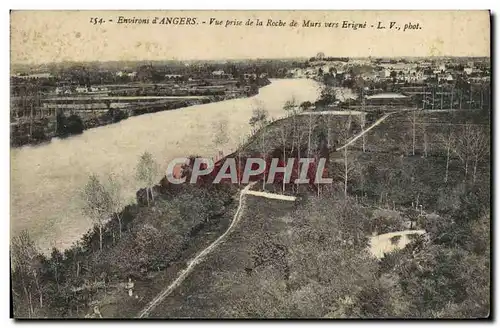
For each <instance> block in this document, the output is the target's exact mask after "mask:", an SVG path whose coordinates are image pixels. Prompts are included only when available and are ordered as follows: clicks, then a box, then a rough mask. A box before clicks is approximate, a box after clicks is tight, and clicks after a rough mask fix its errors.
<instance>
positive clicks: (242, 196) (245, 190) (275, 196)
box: [136, 112, 394, 318]
mask: <svg viewBox="0 0 500 328" xmlns="http://www.w3.org/2000/svg"><path fill="white" fill-rule="evenodd" d="M393 113H394V112H391V113H387V114H385V115H384V116H382V117H381V118H379V119H378V120H377V121H376V122H375V123H373V124H372V125H371V126H370V127H369V128H367V129H366V130H363V131H362V132H361V133H359V134H358V135H356V136H355V137H353V138H352V139H351V140H350V141H348V142H347V143H346V144H345V145H343V146H341V147H339V148H337V151H338V150H341V149H343V148H345V147H347V146H349V145H350V144H352V143H353V142H355V141H356V140H357V139H359V138H360V137H362V136H363V135H364V134H365V133H367V132H368V131H370V130H371V129H373V128H374V127H376V126H377V125H379V124H380V123H382V122H383V121H384V120H385V119H386V118H387V117H389V116H390V115H391V114H393ZM325 114H327V115H328V114H329V115H338V113H336V112H320V113H318V114H315V115H325ZM344 115H345V114H344ZM256 183H257V181H254V182H252V183H250V184H248V185H247V186H246V187H245V188H243V189H242V190H241V192H240V197H239V205H238V209H237V210H236V213H235V214H234V217H233V221H232V222H231V224H230V225H229V227H228V228H227V230H226V232H224V233H223V234H222V235H221V236H220V237H219V238H217V239H216V240H215V241H214V242H213V243H212V244H210V245H209V246H208V247H207V248H205V249H204V250H203V251H201V252H200V253H199V254H198V255H196V256H195V257H194V258H193V259H191V260H189V261H188V266H187V267H186V268H185V269H183V270H182V271H181V272H180V274H179V275H178V276H177V278H176V279H175V280H174V281H173V282H172V283H171V284H170V285H168V286H167V287H166V288H165V289H164V290H163V291H161V292H160V293H159V294H158V295H157V296H155V298H153V299H152V300H151V301H150V302H149V303H148V304H147V305H146V306H145V307H144V308H143V309H142V310H141V311H140V312H139V314H138V315H137V317H136V318H144V317H147V316H148V315H149V314H150V313H151V311H153V310H154V309H155V308H156V307H157V306H158V304H160V303H161V302H162V301H163V300H164V299H165V298H166V297H167V296H168V295H170V294H171V293H172V292H173V291H174V290H175V289H176V288H177V287H178V286H179V285H180V284H182V282H183V281H184V280H185V279H186V277H187V276H188V275H189V274H190V273H191V272H192V271H193V269H194V268H195V267H196V265H197V264H198V263H200V262H202V261H203V260H204V257H205V256H206V255H207V254H208V253H210V252H211V251H213V250H214V249H215V248H216V247H217V246H218V245H219V244H221V243H222V242H223V241H224V239H225V238H226V237H227V236H228V235H229V234H230V233H231V232H232V231H233V230H234V229H235V227H236V225H237V224H238V222H239V221H240V219H241V216H242V214H243V208H244V205H245V195H247V194H248V195H254V196H258V197H265V198H272V199H280V200H286V201H294V200H295V197H294V196H285V195H279V194H273V193H268V192H259V191H251V190H250V188H251V187H252V186H253V185H255V184H256Z"/></svg>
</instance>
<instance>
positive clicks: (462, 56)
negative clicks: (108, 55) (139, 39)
mask: <svg viewBox="0 0 500 328" xmlns="http://www.w3.org/2000/svg"><path fill="white" fill-rule="evenodd" d="M314 57H316V56H290V57H252V58H246V57H233V58H205V59H178V58H170V59H109V60H99V59H96V60H63V61H51V62H41V63H26V62H11V63H10V66H11V67H12V66H14V65H24V66H41V65H56V64H67V63H119V62H169V61H170V62H211V61H256V60H297V59H310V58H314ZM325 57H326V58H332V57H333V58H349V59H369V58H376V59H378V58H387V59H396V58H397V59H402V58H434V59H435V58H491V55H468V56H464V55H440V56H434V55H427V56H414V55H401V56H325Z"/></svg>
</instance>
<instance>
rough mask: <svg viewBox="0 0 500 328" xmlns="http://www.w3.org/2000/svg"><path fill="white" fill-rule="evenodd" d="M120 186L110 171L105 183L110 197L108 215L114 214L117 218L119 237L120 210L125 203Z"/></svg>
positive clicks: (120, 227)
mask: <svg viewBox="0 0 500 328" xmlns="http://www.w3.org/2000/svg"><path fill="white" fill-rule="evenodd" d="M121 189H122V186H121V185H120V183H119V182H118V179H117V178H116V176H115V175H114V174H113V173H111V174H109V176H108V185H107V190H108V192H109V197H110V202H111V204H110V205H111V206H110V208H109V209H110V211H111V213H110V215H111V216H112V215H115V217H116V219H117V220H118V228H119V234H120V238H121V237H122V216H121V210H122V209H123V206H124V205H125V201H124V199H123V195H122V192H121Z"/></svg>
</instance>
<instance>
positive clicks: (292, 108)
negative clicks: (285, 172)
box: [283, 96, 300, 152]
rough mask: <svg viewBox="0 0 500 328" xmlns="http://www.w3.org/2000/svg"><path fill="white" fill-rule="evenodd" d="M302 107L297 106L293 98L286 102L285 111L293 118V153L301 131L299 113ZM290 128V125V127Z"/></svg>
mask: <svg viewBox="0 0 500 328" xmlns="http://www.w3.org/2000/svg"><path fill="white" fill-rule="evenodd" d="M299 108H300V107H299V106H297V100H296V99H295V97H294V96H292V97H291V98H290V99H289V100H287V101H286V102H285V105H284V106H283V109H284V110H285V112H286V113H287V116H288V117H291V118H292V119H291V134H292V152H293V150H294V147H295V144H296V139H297V137H298V130H299V120H297V113H298V109H299ZM289 128H290V125H289Z"/></svg>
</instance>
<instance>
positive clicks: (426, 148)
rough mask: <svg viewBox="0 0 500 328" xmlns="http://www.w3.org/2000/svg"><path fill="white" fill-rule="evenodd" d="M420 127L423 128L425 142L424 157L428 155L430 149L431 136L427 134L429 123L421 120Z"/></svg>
mask: <svg viewBox="0 0 500 328" xmlns="http://www.w3.org/2000/svg"><path fill="white" fill-rule="evenodd" d="M420 128H421V130H422V136H423V143H424V157H427V154H428V151H429V136H428V135H427V123H426V122H424V121H423V120H422V121H421V122H420Z"/></svg>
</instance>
